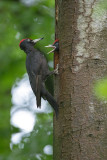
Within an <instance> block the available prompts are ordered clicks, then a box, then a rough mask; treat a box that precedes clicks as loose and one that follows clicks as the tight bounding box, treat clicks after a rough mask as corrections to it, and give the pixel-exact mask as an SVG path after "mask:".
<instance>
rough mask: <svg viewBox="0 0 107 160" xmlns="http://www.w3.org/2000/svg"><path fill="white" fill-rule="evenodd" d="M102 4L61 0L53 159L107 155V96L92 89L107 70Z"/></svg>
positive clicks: (100, 159) (97, 159) (105, 159)
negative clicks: (99, 96)
mask: <svg viewBox="0 0 107 160" xmlns="http://www.w3.org/2000/svg"><path fill="white" fill-rule="evenodd" d="M99 6H100V0H56V4H55V7H56V38H58V39H59V58H58V56H57V53H55V62H56V63H59V76H57V77H56V78H55V95H56V98H57V100H58V103H59V117H58V119H57V120H56V118H55V117H54V151H53V152H54V153H53V159H54V160H107V102H101V101H99V100H98V99H97V98H96V97H95V95H94V93H93V87H94V83H95V82H96V80H98V79H101V78H103V77H104V76H107V53H106V51H107V27H106V19H107V12H106V11H104V10H103V11H102V12H100V13H98V11H99V10H100V9H99V10H98V7H99ZM99 8H100V7H99ZM100 14H101V15H100ZM56 63H55V65H56Z"/></svg>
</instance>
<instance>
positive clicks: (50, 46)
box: [45, 39, 59, 54]
mask: <svg viewBox="0 0 107 160" xmlns="http://www.w3.org/2000/svg"><path fill="white" fill-rule="evenodd" d="M45 47H49V48H53V49H52V50H51V51H50V52H48V54H49V53H52V52H55V51H57V52H58V51H59V40H58V39H56V40H55V42H54V43H53V44H50V45H48V46H45Z"/></svg>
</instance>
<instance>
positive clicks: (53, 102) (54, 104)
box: [42, 86, 59, 117]
mask: <svg viewBox="0 0 107 160" xmlns="http://www.w3.org/2000/svg"><path fill="white" fill-rule="evenodd" d="M42 95H43V96H44V97H45V98H46V99H47V101H48V102H49V104H50V105H51V106H52V108H53V109H54V111H55V113H56V117H58V112H59V110H58V104H57V102H56V100H55V99H54V97H53V96H52V95H51V94H50V93H49V92H48V91H47V90H46V89H45V88H44V87H43V86H42Z"/></svg>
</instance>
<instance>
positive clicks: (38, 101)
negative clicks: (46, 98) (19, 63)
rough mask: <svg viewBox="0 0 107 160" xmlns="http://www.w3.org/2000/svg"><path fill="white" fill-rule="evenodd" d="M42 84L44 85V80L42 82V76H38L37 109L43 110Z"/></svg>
mask: <svg viewBox="0 0 107 160" xmlns="http://www.w3.org/2000/svg"><path fill="white" fill-rule="evenodd" d="M41 84H42V80H41V75H37V76H36V87H37V88H36V102H37V108H38V107H39V108H41V93H40V91H41Z"/></svg>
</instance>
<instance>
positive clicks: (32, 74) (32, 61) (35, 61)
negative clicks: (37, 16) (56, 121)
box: [19, 38, 58, 116]
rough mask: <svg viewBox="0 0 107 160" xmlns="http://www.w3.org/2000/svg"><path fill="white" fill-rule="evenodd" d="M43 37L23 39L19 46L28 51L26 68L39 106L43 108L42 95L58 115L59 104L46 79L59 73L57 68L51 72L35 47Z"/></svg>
mask: <svg viewBox="0 0 107 160" xmlns="http://www.w3.org/2000/svg"><path fill="white" fill-rule="evenodd" d="M42 39H43V38H39V39H35V40H32V39H29V38H27V39H22V40H21V41H20V44H19V46H20V49H22V50H23V51H24V52H25V53H26V69H27V73H28V76H29V81H30V84H31V88H32V90H33V92H34V94H35V96H36V103H37V107H40V108H41V97H42V98H44V99H46V100H47V101H48V102H49V103H50V105H51V106H52V107H53V109H54V110H55V113H56V116H58V104H57V102H56V101H55V99H54V98H53V96H52V95H51V94H50V93H49V92H48V91H47V90H46V88H45V80H46V79H47V77H48V76H49V75H52V74H57V69H56V70H54V71H52V72H51V71H50V70H49V68H48V64H47V61H46V59H45V57H44V55H43V54H42V53H41V52H40V51H38V50H37V49H35V48H34V45H35V44H36V43H37V42H38V41H40V40H42Z"/></svg>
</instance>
